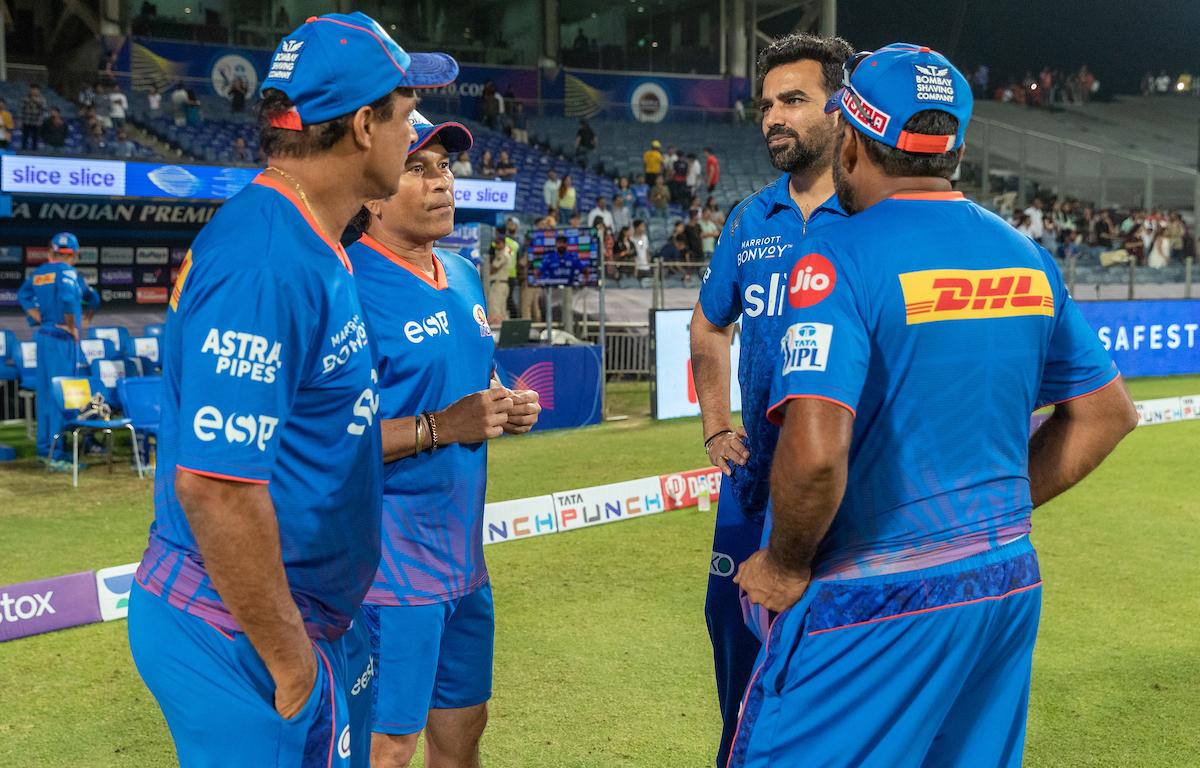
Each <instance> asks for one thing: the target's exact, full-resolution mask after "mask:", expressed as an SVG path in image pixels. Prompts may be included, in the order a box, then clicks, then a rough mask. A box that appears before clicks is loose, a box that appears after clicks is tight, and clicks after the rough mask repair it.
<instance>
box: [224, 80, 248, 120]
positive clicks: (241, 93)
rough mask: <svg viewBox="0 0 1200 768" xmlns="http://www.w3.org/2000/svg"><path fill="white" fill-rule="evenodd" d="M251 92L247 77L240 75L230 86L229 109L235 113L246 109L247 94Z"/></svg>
mask: <svg viewBox="0 0 1200 768" xmlns="http://www.w3.org/2000/svg"><path fill="white" fill-rule="evenodd" d="M249 93H250V85H249V83H247V82H246V78H244V77H241V76H240V75H239V76H238V77H236V78H234V80H233V84H232V85H230V86H229V109H230V110H231V111H232V112H234V113H235V114H238V113H241V112H245V111H246V96H247V94H249Z"/></svg>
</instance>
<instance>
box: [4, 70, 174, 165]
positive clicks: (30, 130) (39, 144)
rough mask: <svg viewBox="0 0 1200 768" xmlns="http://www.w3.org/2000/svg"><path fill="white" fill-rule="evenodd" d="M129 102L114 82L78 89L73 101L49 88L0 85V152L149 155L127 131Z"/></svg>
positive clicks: (147, 150)
mask: <svg viewBox="0 0 1200 768" xmlns="http://www.w3.org/2000/svg"><path fill="white" fill-rule="evenodd" d="M128 113H129V99H128V97H127V96H126V94H125V93H124V92H123V91H122V90H121V87H120V86H119V85H117V84H116V83H115V82H114V83H111V84H105V83H103V82H97V83H95V85H89V86H87V87H85V88H84V89H82V90H81V91H80V93H79V95H78V97H77V98H76V100H75V101H74V102H70V101H67V100H66V99H64V98H62V97H61V96H59V95H58V94H57V93H55V92H54V91H53V90H51V89H49V88H46V87H43V86H39V85H29V84H26V83H23V82H0V149H11V150H14V151H21V152H48V153H55V154H71V155H76V154H77V155H89V156H94V157H117V158H138V157H153V156H154V152H153V150H151V149H149V148H148V147H145V146H143V145H142V144H140V143H138V142H137V141H135V140H133V139H132V138H131V137H130V136H129V134H128V132H127V129H126V120H127V117H128Z"/></svg>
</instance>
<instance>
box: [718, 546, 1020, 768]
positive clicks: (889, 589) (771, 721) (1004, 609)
mask: <svg viewBox="0 0 1200 768" xmlns="http://www.w3.org/2000/svg"><path fill="white" fill-rule="evenodd" d="M1041 593H1042V590H1041V576H1040V575H1039V572H1038V564H1037V555H1036V553H1035V552H1034V551H1033V546H1032V545H1031V544H1030V543H1029V539H1028V537H1022V538H1020V539H1018V540H1017V541H1014V542H1011V543H1009V544H1006V545H1004V546H1001V547H997V548H996V549H993V550H990V551H988V552H984V553H982V554H979V555H975V556H973V557H968V558H964V559H962V560H957V561H954V562H951V563H946V564H944V565H940V566H936V567H933V568H927V569H923V570H919V571H910V572H908V573H898V574H891V575H887V576H876V577H870V578H863V579H849V580H845V581H818V582H814V583H813V584H812V585H811V586H810V587H809V589H808V591H807V592H806V593H805V595H804V597H803V598H802V599H801V600H800V602H799V603H797V604H796V605H795V606H793V607H792V608H791V609H789V610H787V611H784V612H783V613H781V614H780V615H779V616H778V617H777V618H776V619H775V621H774V622H773V623H772V624H771V628H770V633H769V636H768V640H767V643H766V646H765V647H764V649H763V651H762V653H761V654H759V663H758V667H757V669H756V670H755V673H754V677H753V679H752V681H751V683H750V687H749V689H748V690H747V693H746V697H745V699H744V701H743V703H742V715H741V721H740V723H739V725H738V731H737V735H736V736H735V738H734V744H733V749H732V754H731V756H730V760H729V768H764V767H765V766H780V767H782V766H799V765H806V766H807V765H814V766H815V765H820V766H826V767H827V768H838V767H839V766H846V767H847V768H849V766H864V767H868V768H869V767H871V766H879V767H883V766H886V767H887V768H907V767H910V766H911V767H913V768H916V767H917V766H930V767H932V766H939V768H940V767H941V766H961V767H962V768H967V767H968V766H972V767H974V766H987V767H988V768H1002V767H1007V766H1019V765H1020V764H1021V754H1022V751H1023V749H1024V744H1025V714H1026V708H1027V706H1028V702H1029V675H1030V668H1031V665H1032V661H1033V644H1034V640H1035V638H1036V636H1037V626H1038V616H1039V613H1040V611H1041V598H1042V594H1041Z"/></svg>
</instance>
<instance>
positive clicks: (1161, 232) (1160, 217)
mask: <svg viewBox="0 0 1200 768" xmlns="http://www.w3.org/2000/svg"><path fill="white" fill-rule="evenodd" d="M1009 221H1010V222H1011V223H1012V225H1013V226H1014V227H1016V228H1017V230H1018V231H1019V232H1022V233H1024V234H1026V235H1028V236H1029V237H1030V238H1032V239H1033V240H1035V241H1037V242H1039V243H1041V244H1042V246H1043V247H1044V248H1046V249H1047V250H1048V251H1050V252H1051V253H1053V254H1054V255H1055V256H1056V257H1057V258H1058V259H1060V260H1063V261H1067V260H1077V261H1078V262H1079V263H1083V264H1089V265H1098V266H1104V267H1107V266H1112V265H1115V264H1128V263H1131V262H1132V263H1134V264H1137V265H1138V266H1143V267H1149V268H1151V269H1165V268H1167V267H1170V266H1171V265H1173V264H1179V263H1181V262H1182V261H1183V260H1184V259H1187V258H1195V254H1196V240H1195V234H1194V233H1193V232H1192V231H1191V229H1190V228H1189V227H1188V225H1187V223H1186V222H1184V220H1183V217H1182V216H1181V215H1180V213H1179V212H1178V211H1167V210H1162V209H1159V208H1152V209H1150V210H1142V209H1138V208H1134V209H1131V210H1124V211H1123V210H1119V209H1117V208H1099V207H1097V206H1095V205H1093V204H1091V203H1086V202H1081V201H1078V200H1072V199H1065V200H1060V199H1058V198H1053V197H1048V198H1047V197H1035V198H1034V199H1033V201H1032V202H1031V203H1030V204H1029V206H1028V207H1027V208H1025V209H1024V210H1014V211H1012V212H1011V213H1009Z"/></svg>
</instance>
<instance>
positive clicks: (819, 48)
mask: <svg viewBox="0 0 1200 768" xmlns="http://www.w3.org/2000/svg"><path fill="white" fill-rule="evenodd" d="M853 53H854V48H853V47H852V46H851V45H850V43H847V42H846V41H845V40H843V39H842V38H840V37H818V36H817V35H805V34H791V35H784V36H783V37H780V38H776V39H775V40H774V41H773V42H772V43H771V44H770V45H768V46H767V47H766V48H763V49H762V50H761V51H759V53H758V62H757V64H756V65H755V69H756V70H757V72H758V77H757V81H756V82H755V85H754V92H755V93H757V94H760V95H761V94H762V87H763V80H765V79H766V77H767V73H768V72H770V71H771V70H772V69H775V67H780V66H783V65H784V64H792V63H794V62H797V61H806V60H811V61H815V62H817V63H818V64H820V65H821V79H822V80H823V81H824V83H825V93H826V94H832V93H833V92H834V91H836V90H837V89H838V88H841V87H842V65H843V64H845V63H846V59H848V58H850V56H851V55H853Z"/></svg>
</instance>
